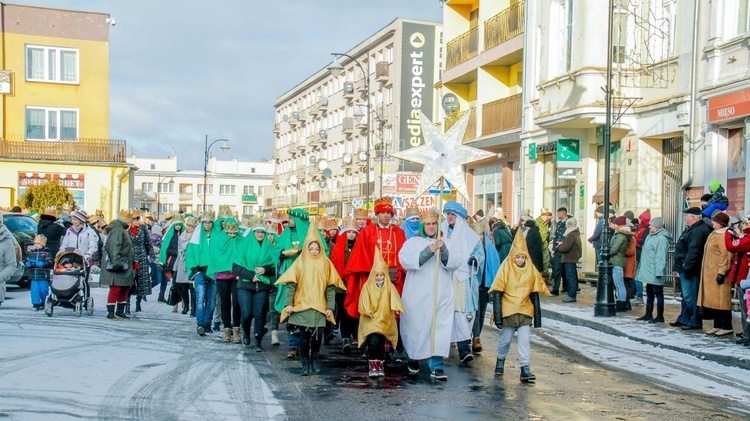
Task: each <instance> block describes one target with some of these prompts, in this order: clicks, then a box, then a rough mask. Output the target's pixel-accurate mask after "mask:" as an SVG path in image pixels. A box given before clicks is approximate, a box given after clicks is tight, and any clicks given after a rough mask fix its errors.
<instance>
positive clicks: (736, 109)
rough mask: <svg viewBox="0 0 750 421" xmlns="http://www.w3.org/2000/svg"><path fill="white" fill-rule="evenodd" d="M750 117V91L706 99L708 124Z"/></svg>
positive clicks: (745, 90)
mask: <svg viewBox="0 0 750 421" xmlns="http://www.w3.org/2000/svg"><path fill="white" fill-rule="evenodd" d="M748 115H750V89H744V90H742V91H737V92H732V93H729V94H726V95H722V96H717V97H715V98H709V99H708V122H709V123H715V122H717V121H725V120H733V119H736V118H740V117H745V116H748Z"/></svg>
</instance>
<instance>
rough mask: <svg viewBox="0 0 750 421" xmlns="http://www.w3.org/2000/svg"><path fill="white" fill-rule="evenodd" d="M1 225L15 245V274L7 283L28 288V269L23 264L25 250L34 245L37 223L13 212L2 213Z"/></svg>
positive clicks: (27, 216) (30, 218) (26, 216)
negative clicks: (9, 234) (5, 227)
mask: <svg viewBox="0 0 750 421" xmlns="http://www.w3.org/2000/svg"><path fill="white" fill-rule="evenodd" d="M3 224H4V225H5V226H7V227H8V229H9V230H10V232H11V233H12V234H13V239H14V240H15V242H16V244H14V246H15V248H16V257H17V258H18V267H17V268H16V272H15V273H14V274H13V276H12V277H11V278H10V281H8V283H11V284H16V285H18V286H20V287H27V286H29V281H30V280H29V269H26V268H25V267H24V264H23V262H24V261H25V260H26V249H27V248H29V247H32V246H33V245H34V236H36V230H37V222H36V220H34V218H32V217H30V216H29V215H23V214H20V213H14V212H3Z"/></svg>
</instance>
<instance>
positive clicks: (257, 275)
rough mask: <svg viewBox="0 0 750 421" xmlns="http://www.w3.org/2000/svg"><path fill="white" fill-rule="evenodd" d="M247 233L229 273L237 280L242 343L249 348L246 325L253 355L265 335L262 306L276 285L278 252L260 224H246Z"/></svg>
mask: <svg viewBox="0 0 750 421" xmlns="http://www.w3.org/2000/svg"><path fill="white" fill-rule="evenodd" d="M249 230H250V233H249V235H247V236H246V237H244V238H243V240H242V243H241V244H240V245H239V246H238V247H237V250H236V251H235V259H234V261H235V263H234V264H233V265H232V272H233V273H234V274H235V275H236V276H237V277H238V278H239V282H238V283H237V297H238V299H239V305H240V309H241V317H240V326H241V327H242V332H243V335H242V343H243V344H245V345H250V337H251V336H250V322H251V321H254V324H253V335H252V338H253V339H254V342H255V343H254V349H255V352H263V347H262V346H261V342H262V341H263V335H264V334H265V330H264V327H265V324H266V303H267V302H268V293H269V291H270V290H271V286H272V285H273V283H274V282H275V281H276V264H275V263H276V261H277V260H278V259H279V253H280V252H281V250H280V249H278V248H277V247H276V246H274V245H273V243H272V242H271V241H270V240H268V238H266V227H265V226H264V224H263V222H262V221H255V222H253V223H251V224H250V228H249Z"/></svg>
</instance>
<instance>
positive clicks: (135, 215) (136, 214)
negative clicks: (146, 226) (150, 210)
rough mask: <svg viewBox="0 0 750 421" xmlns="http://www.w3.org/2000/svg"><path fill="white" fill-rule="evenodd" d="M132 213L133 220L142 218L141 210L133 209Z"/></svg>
mask: <svg viewBox="0 0 750 421" xmlns="http://www.w3.org/2000/svg"><path fill="white" fill-rule="evenodd" d="M130 213H131V214H133V218H138V217H140V216H141V210H140V209H138V208H133V209H131V210H130Z"/></svg>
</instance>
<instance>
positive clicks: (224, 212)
mask: <svg viewBox="0 0 750 421" xmlns="http://www.w3.org/2000/svg"><path fill="white" fill-rule="evenodd" d="M232 216H234V212H232V207H231V206H229V205H219V218H231V217H232Z"/></svg>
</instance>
